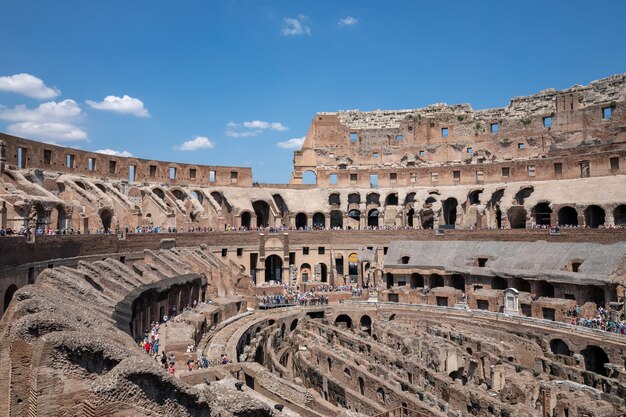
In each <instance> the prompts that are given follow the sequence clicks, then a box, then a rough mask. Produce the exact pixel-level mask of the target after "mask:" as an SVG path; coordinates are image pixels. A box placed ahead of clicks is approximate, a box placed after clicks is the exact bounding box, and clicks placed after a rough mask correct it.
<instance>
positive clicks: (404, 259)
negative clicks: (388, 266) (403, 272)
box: [400, 256, 411, 265]
mask: <svg viewBox="0 0 626 417" xmlns="http://www.w3.org/2000/svg"><path fill="white" fill-rule="evenodd" d="M410 260H411V257H410V256H403V257H402V258H400V263H401V264H402V265H408V263H409V261H410Z"/></svg>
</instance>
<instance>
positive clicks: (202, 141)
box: [174, 136, 215, 151]
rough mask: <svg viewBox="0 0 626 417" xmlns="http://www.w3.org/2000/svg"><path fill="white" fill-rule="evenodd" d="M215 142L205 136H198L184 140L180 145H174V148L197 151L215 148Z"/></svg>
mask: <svg viewBox="0 0 626 417" xmlns="http://www.w3.org/2000/svg"><path fill="white" fill-rule="evenodd" d="M214 146H215V143H213V141H212V140H211V139H209V138H207V137H205V136H196V137H195V138H193V139H191V140H188V141H186V142H183V143H182V144H180V145H178V146H174V149H178V150H180V151H197V150H198V149H213V147H214Z"/></svg>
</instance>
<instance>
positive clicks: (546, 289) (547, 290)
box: [535, 280, 554, 298]
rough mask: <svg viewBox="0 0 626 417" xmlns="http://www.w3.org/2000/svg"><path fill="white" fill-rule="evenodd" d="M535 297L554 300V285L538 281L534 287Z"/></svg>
mask: <svg viewBox="0 0 626 417" xmlns="http://www.w3.org/2000/svg"><path fill="white" fill-rule="evenodd" d="M535 288H536V290H535V291H536V293H537V297H550V298H554V285H552V284H551V283H549V282H547V281H543V280H542V281H539V282H537V285H536V286H535Z"/></svg>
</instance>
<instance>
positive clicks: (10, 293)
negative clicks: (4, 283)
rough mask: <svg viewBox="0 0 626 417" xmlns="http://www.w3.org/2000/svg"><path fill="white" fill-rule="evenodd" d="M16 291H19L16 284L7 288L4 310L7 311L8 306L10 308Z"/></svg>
mask: <svg viewBox="0 0 626 417" xmlns="http://www.w3.org/2000/svg"><path fill="white" fill-rule="evenodd" d="M15 291H17V286H16V285H15V284H11V285H9V288H7V290H6V292H5V293H4V310H3V311H7V308H9V304H11V300H12V299H13V295H14V294H15Z"/></svg>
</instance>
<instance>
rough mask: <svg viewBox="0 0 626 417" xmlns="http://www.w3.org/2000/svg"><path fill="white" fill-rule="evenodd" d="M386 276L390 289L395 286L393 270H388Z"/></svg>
mask: <svg viewBox="0 0 626 417" xmlns="http://www.w3.org/2000/svg"><path fill="white" fill-rule="evenodd" d="M385 278H386V280H387V281H386V282H387V289H390V288H391V287H393V274H392V273H391V272H387V274H386V275H385Z"/></svg>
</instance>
